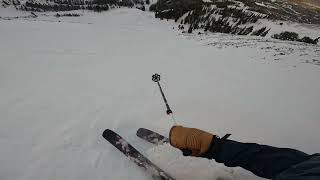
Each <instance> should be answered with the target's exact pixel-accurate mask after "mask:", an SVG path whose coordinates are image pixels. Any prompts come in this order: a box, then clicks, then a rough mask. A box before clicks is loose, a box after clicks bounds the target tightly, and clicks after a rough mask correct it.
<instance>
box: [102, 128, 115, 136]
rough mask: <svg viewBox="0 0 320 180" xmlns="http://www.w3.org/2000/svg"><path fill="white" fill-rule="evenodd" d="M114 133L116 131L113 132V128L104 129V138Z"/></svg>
mask: <svg viewBox="0 0 320 180" xmlns="http://www.w3.org/2000/svg"><path fill="white" fill-rule="evenodd" d="M112 134H114V132H113V131H112V130H110V129H106V130H104V131H103V133H102V136H103V137H104V138H107V137H109V136H110V135H112Z"/></svg>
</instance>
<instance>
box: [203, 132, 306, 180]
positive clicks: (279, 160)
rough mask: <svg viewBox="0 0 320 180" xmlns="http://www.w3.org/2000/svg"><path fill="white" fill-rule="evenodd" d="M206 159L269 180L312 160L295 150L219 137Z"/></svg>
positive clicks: (213, 142) (215, 139) (214, 141)
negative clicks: (242, 169)
mask: <svg viewBox="0 0 320 180" xmlns="http://www.w3.org/2000/svg"><path fill="white" fill-rule="evenodd" d="M204 157H206V158H209V159H215V160H216V161H217V162H219V163H224V164H225V165H226V166H228V167H235V166H240V167H242V168H244V169H246V170H248V171H251V172H252V173H254V174H255V175H257V176H260V177H264V178H269V179H275V178H276V176H277V175H279V174H280V173H281V172H283V171H285V170H287V169H289V168H290V167H291V166H293V165H296V164H299V163H301V162H304V161H306V160H308V159H310V156H309V155H308V154H306V153H303V152H300V151H297V150H294V149H288V148H276V147H271V146H266V145H259V144H255V143H240V142H236V141H232V140H225V139H220V138H217V137H216V138H214V140H213V141H212V143H211V146H210V149H209V151H208V152H207V153H206V154H205V155H204Z"/></svg>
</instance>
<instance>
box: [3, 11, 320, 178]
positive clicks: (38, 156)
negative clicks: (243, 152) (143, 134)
mask: <svg viewBox="0 0 320 180" xmlns="http://www.w3.org/2000/svg"><path fill="white" fill-rule="evenodd" d="M81 13H82V14H83V16H80V17H61V18H56V17H54V16H53V13H52V14H51V15H49V16H44V15H43V16H39V17H38V18H24V19H21V18H18V19H12V20H4V19H0V39H1V43H0V123H1V126H0V147H1V148H0V179H4V180H43V179H46V180H58V179H65V180H87V179H95V180H98V179H99V180H100V179H101V180H102V179H103V180H105V179H113V180H117V179H118V180H124V179H132V180H143V179H151V178H150V177H148V176H146V175H145V173H144V172H143V171H141V170H140V169H139V167H136V166H135V165H134V164H133V163H131V162H130V161H128V159H126V158H125V157H124V156H123V155H122V154H120V153H119V152H118V151H117V150H116V149H115V148H114V147H112V146H111V145H110V144H109V143H108V142H107V141H105V140H104V139H103V138H102V136H101V134H102V132H103V130H104V129H106V128H109V129H113V130H115V131H116V132H118V133H119V134H121V135H122V136H123V137H124V138H126V139H127V140H128V141H129V142H130V143H132V144H133V145H134V146H135V147H136V148H137V149H138V150H140V151H141V152H143V153H144V154H145V155H146V156H147V157H149V158H150V159H151V160H152V161H153V162H154V163H155V164H158V165H159V166H160V167H161V168H163V169H165V170H166V171H168V172H169V173H170V175H172V176H173V177H175V178H176V179H188V178H189V179H190V178H191V179H195V178H197V179H237V180H238V179H243V180H247V179H249V180H250V179H259V178H258V177H255V176H254V175H252V174H251V173H249V172H246V171H245V170H243V169H241V168H232V169H231V168H226V167H224V166H223V165H222V164H217V163H215V162H214V161H209V160H206V159H197V158H192V157H183V156H182V155H181V154H180V152H179V151H177V150H175V149H173V148H171V147H170V146H169V145H163V146H160V147H153V146H152V145H150V144H147V143H146V142H143V141H142V140H140V139H139V138H137V137H136V136H135V132H136V130H137V129H138V128H139V127H145V128H150V129H153V130H156V131H158V132H160V133H162V134H165V135H167V133H168V131H169V128H170V127H171V126H172V122H171V120H170V118H169V117H167V116H166V115H165V109H164V105H163V102H162V99H161V95H160V93H159V90H158V87H157V86H156V84H154V82H152V81H151V75H152V74H154V73H160V74H161V75H162V80H161V83H162V86H163V89H164V91H165V93H166V95H167V98H168V101H169V103H170V105H171V106H172V109H173V111H174V113H175V118H176V120H177V122H178V123H179V124H182V125H184V126H192V127H197V128H201V129H204V130H207V131H209V132H212V133H216V134H218V135H224V134H225V133H232V134H233V135H232V136H231V139H235V140H239V141H244V142H257V143H263V144H269V145H273V146H279V147H290V148H297V149H300V150H302V151H305V152H307V153H316V152H319V151H320V144H319V136H320V132H319V130H318V129H319V127H320V122H319V117H320V111H319V107H320V96H319V92H320V84H319V83H318V82H319V77H320V66H319V64H320V62H319V59H320V58H319V57H320V47H319V45H307V44H303V43H298V42H295V43H294V42H286V41H278V40H271V39H268V38H267V39H263V38H258V37H243V36H241V37H240V36H231V35H225V34H208V35H199V36H198V35H189V34H188V35H185V34H181V33H180V31H177V30H176V28H175V30H173V27H176V26H177V24H175V23H174V22H172V21H160V20H159V19H155V18H154V15H153V14H151V13H147V12H142V11H139V10H137V9H116V10H111V11H108V12H103V13H93V12H86V11H81ZM48 14H50V13H48Z"/></svg>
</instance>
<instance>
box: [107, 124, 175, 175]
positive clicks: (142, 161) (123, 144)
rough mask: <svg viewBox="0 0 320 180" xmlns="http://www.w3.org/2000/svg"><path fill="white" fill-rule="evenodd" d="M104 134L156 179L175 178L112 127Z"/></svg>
mask: <svg viewBox="0 0 320 180" xmlns="http://www.w3.org/2000/svg"><path fill="white" fill-rule="evenodd" d="M102 136H103V137H104V138H105V139H106V140H107V141H109V142H110V143H111V144H112V145H113V146H114V147H116V148H117V149H118V150H119V151H121V152H122V153H123V154H124V155H125V156H127V157H128V158H129V159H130V160H131V161H132V162H134V163H135V164H136V165H138V166H140V167H142V168H143V169H144V170H145V171H146V172H147V173H149V174H150V175H151V176H152V178H153V179H155V180H174V179H173V178H172V177H171V176H169V175H168V174H166V173H165V172H164V171H163V170H161V169H160V168H159V167H157V166H156V165H155V164H153V163H152V162H151V161H150V160H149V159H147V158H146V157H145V156H143V155H142V154H141V153H140V152H139V151H138V150H136V149H135V148H134V147H133V146H131V145H130V144H129V143H128V142H127V141H126V140H125V139H123V138H122V137H121V136H120V135H118V134H117V133H115V132H113V131H112V130H110V129H106V130H105V131H104V132H103V134H102Z"/></svg>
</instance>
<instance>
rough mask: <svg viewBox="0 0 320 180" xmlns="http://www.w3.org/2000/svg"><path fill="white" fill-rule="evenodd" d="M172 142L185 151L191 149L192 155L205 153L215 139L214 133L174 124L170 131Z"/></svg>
mask: <svg viewBox="0 0 320 180" xmlns="http://www.w3.org/2000/svg"><path fill="white" fill-rule="evenodd" d="M169 140H170V144H171V145H172V146H173V147H176V148H178V149H180V150H182V151H183V152H185V151H186V150H189V151H191V152H192V153H191V155H192V156H201V155H203V154H205V153H206V152H207V151H208V150H209V148H210V145H211V143H212V142H213V140H214V135H212V134H210V133H208V132H205V131H202V130H200V129H196V128H186V127H183V126H173V127H172V128H171V130H170V133H169Z"/></svg>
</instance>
